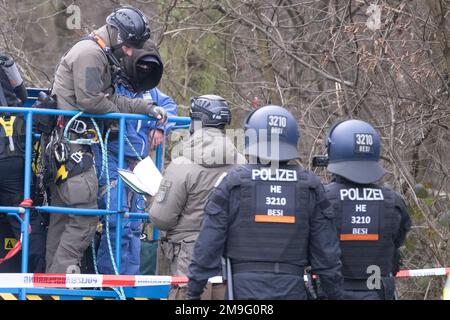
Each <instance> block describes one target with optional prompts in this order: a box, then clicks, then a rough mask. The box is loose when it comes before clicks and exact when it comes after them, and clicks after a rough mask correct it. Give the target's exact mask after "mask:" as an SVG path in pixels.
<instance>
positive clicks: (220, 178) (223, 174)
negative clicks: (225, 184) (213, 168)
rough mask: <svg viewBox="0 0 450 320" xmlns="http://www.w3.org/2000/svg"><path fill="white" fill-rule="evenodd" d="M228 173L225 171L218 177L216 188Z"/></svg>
mask: <svg viewBox="0 0 450 320" xmlns="http://www.w3.org/2000/svg"><path fill="white" fill-rule="evenodd" d="M227 174H228V173H226V172H224V173H222V174H221V175H220V177H219V178H218V179H217V181H216V183H215V184H214V188H217V187H218V186H219V184H220V183H221V182H222V180H223V178H225V177H226V176H227Z"/></svg>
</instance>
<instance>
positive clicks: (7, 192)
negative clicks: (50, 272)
mask: <svg viewBox="0 0 450 320" xmlns="http://www.w3.org/2000/svg"><path fill="white" fill-rule="evenodd" d="M23 183H24V159H23V158H20V157H11V158H6V159H0V206H5V207H16V206H18V205H19V204H20V203H21V202H22V201H23V200H24V199H23ZM8 221H9V223H10V225H11V229H12V230H13V232H14V236H15V237H16V239H20V234H21V225H20V222H19V221H18V220H17V218H16V217H15V216H8ZM30 226H31V234H30V235H29V239H30V241H29V253H28V272H34V273H41V272H45V240H46V237H47V236H46V227H45V224H44V219H43V218H42V217H41V216H40V215H39V214H38V213H37V212H32V213H31V215H30ZM17 271H18V272H20V270H17Z"/></svg>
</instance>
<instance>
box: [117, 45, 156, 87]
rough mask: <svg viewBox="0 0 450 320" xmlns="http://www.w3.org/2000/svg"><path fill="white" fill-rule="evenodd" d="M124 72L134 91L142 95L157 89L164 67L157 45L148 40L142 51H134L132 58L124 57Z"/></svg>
mask: <svg viewBox="0 0 450 320" xmlns="http://www.w3.org/2000/svg"><path fill="white" fill-rule="evenodd" d="M122 65H123V71H124V72H125V76H126V78H127V80H128V82H129V84H130V85H131V88H129V89H132V91H134V92H137V93H141V92H145V91H147V90H151V89H153V88H155V87H156V86H157V85H158V84H159V82H160V80H161V77H162V74H163V71H164V66H163V63H162V60H161V56H160V55H159V52H158V49H157V48H156V45H155V43H154V42H152V41H151V40H148V41H147V42H146V43H145V44H144V47H143V48H142V49H134V52H133V55H132V56H131V57H127V56H126V57H124V58H123V61H122Z"/></svg>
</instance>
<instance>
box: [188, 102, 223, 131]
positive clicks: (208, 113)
mask: <svg viewBox="0 0 450 320" xmlns="http://www.w3.org/2000/svg"><path fill="white" fill-rule="evenodd" d="M189 116H190V117H191V119H192V120H201V122H202V126H203V127H213V128H223V127H224V126H225V125H226V124H230V123H231V111H230V108H229V107H228V103H227V102H226V101H225V99H224V98H222V97H220V96H216V95H212V94H208V95H203V96H199V97H192V98H191V109H190V110H189Z"/></svg>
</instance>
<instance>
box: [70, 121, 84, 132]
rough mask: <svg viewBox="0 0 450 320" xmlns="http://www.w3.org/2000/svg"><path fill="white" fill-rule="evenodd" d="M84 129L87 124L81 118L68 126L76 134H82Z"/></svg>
mask: <svg viewBox="0 0 450 320" xmlns="http://www.w3.org/2000/svg"><path fill="white" fill-rule="evenodd" d="M86 129H87V124H86V122H84V121H82V120H75V121H74V122H73V123H72V125H71V126H70V130H71V131H73V132H75V133H78V134H83V133H84V132H86Z"/></svg>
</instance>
